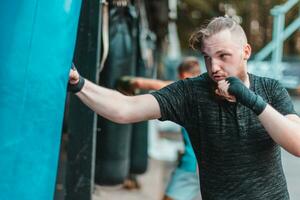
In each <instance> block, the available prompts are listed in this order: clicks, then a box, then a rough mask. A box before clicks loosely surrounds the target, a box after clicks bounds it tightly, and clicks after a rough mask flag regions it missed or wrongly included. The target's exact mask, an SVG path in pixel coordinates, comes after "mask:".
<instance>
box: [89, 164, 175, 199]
mask: <svg viewBox="0 0 300 200" xmlns="http://www.w3.org/2000/svg"><path fill="white" fill-rule="evenodd" d="M174 166H175V163H170V162H165V161H157V160H153V159H150V160H149V166H148V170H147V173H145V174H144V175H141V176H139V177H138V181H139V183H140V184H141V189H140V190H137V189H135V190H130V191H129V190H125V189H123V188H122V186H115V187H103V186H97V185H96V189H95V193H94V195H93V200H120V199H122V200H141V199H142V200H160V199H161V198H162V196H163V192H164V188H165V183H166V182H167V181H168V177H169V175H170V172H171V170H172V169H173V167H174Z"/></svg>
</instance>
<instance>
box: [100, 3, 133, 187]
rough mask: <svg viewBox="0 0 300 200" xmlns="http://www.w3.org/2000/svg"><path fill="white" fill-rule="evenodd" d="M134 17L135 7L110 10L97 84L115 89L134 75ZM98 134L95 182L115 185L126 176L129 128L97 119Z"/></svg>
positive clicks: (115, 7) (130, 128)
mask: <svg viewBox="0 0 300 200" xmlns="http://www.w3.org/2000/svg"><path fill="white" fill-rule="evenodd" d="M136 52H137V15H136V10H135V7H133V6H132V5H128V6H126V7H118V6H111V7H110V16H109V53H108V58H107V60H106V63H105V65H104V69H103V71H102V73H101V75H100V84H101V85H103V86H105V87H108V88H113V89H115V84H116V81H117V79H118V78H120V77H121V76H124V75H131V76H134V75H135V67H136V60H137V53H136ZM98 127H99V128H100V129H99V130H100V131H99V132H98V134H97V153H96V171H95V182H96V183H98V184H100V185H115V184H120V183H122V182H123V181H124V179H125V178H126V176H127V175H128V172H129V159H130V155H129V154H130V138H131V131H132V125H131V124H116V123H113V122H111V121H109V120H106V119H104V118H101V117H100V120H99V123H98Z"/></svg>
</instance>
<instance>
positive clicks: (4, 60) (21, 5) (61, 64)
mask: <svg viewBox="0 0 300 200" xmlns="http://www.w3.org/2000/svg"><path fill="white" fill-rule="evenodd" d="M80 4H81V1H78V0H76V1H75V0H74V1H72V0H61V1H41V0H31V1H25V0H15V1H8V0H4V1H0V24H1V31H0V44H1V45H0V80H1V84H0V95H1V98H0V174H1V175H0V199H1V200H53V195H54V186H55V178H56V172H57V164H58V154H59V146H60V138H61V129H62V120H63V112H64V103H65V97H66V86H67V81H68V74H69V69H70V64H71V62H72V56H73V50H74V43H75V36H76V32H77V31H76V30H77V21H78V16H79V11H80Z"/></svg>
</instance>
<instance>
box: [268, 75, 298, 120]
mask: <svg viewBox="0 0 300 200" xmlns="http://www.w3.org/2000/svg"><path fill="white" fill-rule="evenodd" d="M271 91H272V92H273V96H272V102H271V104H272V106H273V108H275V109H276V110H277V111H278V112H280V113H281V114H283V115H288V114H297V113H296V111H295V109H294V105H293V103H292V100H291V97H290V95H289V93H288V92H287V90H286V89H285V88H284V87H283V86H282V85H281V84H280V83H279V82H278V81H275V82H274V83H273V88H272V90H271Z"/></svg>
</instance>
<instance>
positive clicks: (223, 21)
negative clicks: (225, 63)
mask: <svg viewBox="0 0 300 200" xmlns="http://www.w3.org/2000/svg"><path fill="white" fill-rule="evenodd" d="M223 30H229V31H230V32H231V34H232V35H233V36H234V38H236V39H238V40H239V41H238V42H239V43H240V44H242V45H245V44H247V37H246V34H245V31H244V30H243V28H242V27H241V25H239V24H238V23H237V22H236V21H235V20H234V19H232V18H230V17H216V18H213V19H212V20H211V21H209V23H208V24H207V25H204V26H202V27H200V29H199V30H197V31H195V32H194V33H193V34H192V35H191V37H190V39H189V43H190V47H191V48H192V49H193V50H199V51H202V48H203V41H204V40H205V39H206V38H209V37H211V36H212V35H214V34H216V33H219V32H221V31H223Z"/></svg>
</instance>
